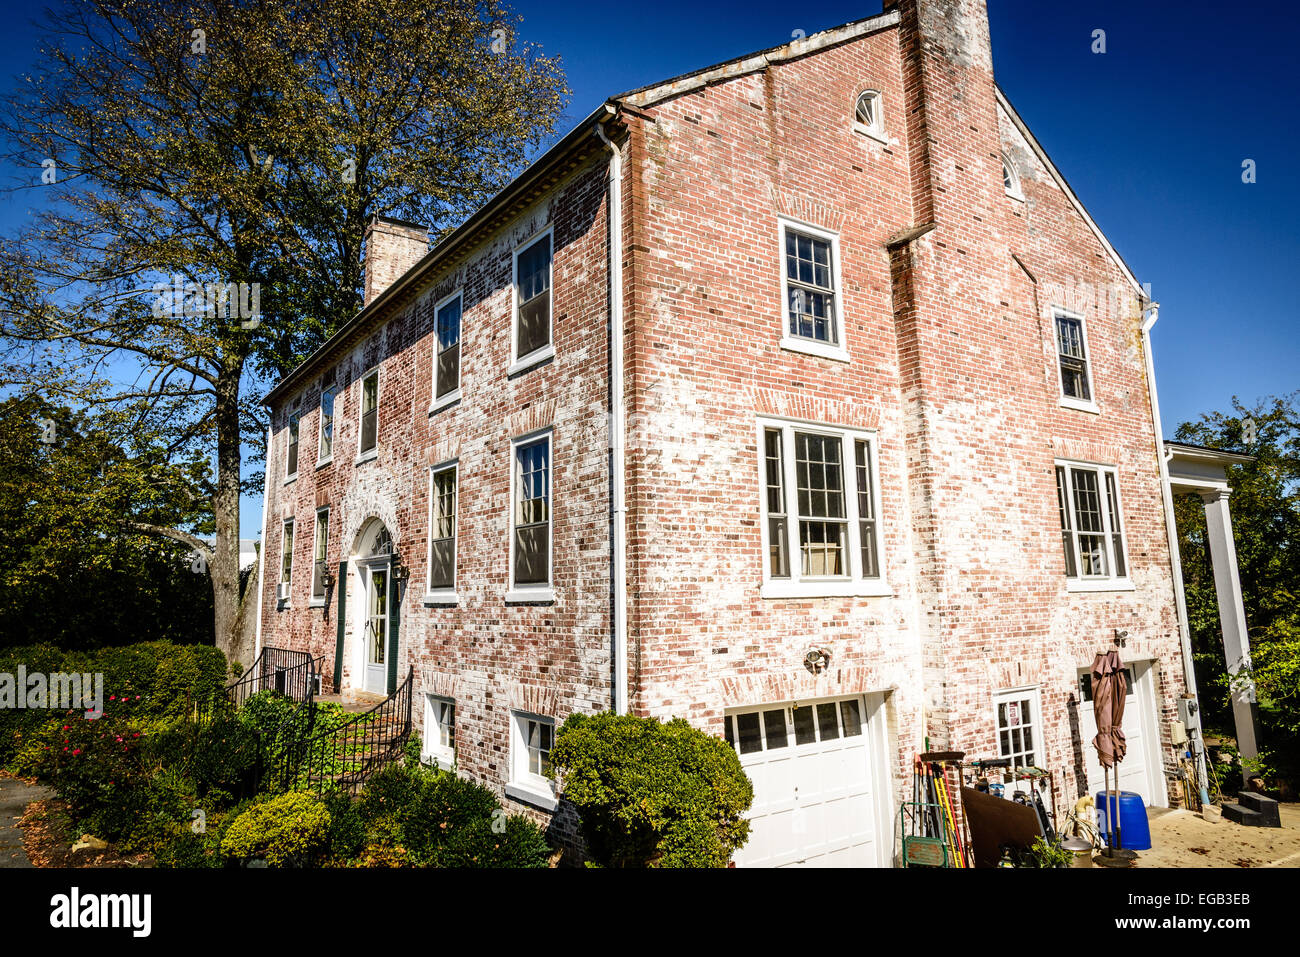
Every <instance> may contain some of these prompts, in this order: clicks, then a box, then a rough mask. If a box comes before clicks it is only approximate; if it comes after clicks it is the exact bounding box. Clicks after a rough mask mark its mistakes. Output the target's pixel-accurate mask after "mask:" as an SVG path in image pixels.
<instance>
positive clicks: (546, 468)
mask: <svg viewBox="0 0 1300 957" xmlns="http://www.w3.org/2000/svg"><path fill="white" fill-rule="evenodd" d="M511 498H512V507H511V523H510V524H511V528H510V587H511V591H510V593H509V595H507V598H509V599H511V600H517V601H549V600H551V598H552V597H553V593H552V591H551V434H550V433H549V432H548V433H546V434H544V435H541V436H537V437H532V438H526V439H519V440H516V441H515V443H514V461H513V463H512V475H511Z"/></svg>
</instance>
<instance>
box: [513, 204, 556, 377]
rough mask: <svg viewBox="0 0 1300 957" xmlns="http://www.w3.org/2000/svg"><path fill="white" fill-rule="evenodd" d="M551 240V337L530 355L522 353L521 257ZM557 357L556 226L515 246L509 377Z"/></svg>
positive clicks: (541, 231)
mask: <svg viewBox="0 0 1300 957" xmlns="http://www.w3.org/2000/svg"><path fill="white" fill-rule="evenodd" d="M546 238H549V239H550V243H551V262H550V265H549V266H548V269H549V270H550V273H549V276H548V277H547V280H546V281H547V289H546V292H547V295H548V296H549V297H550V310H551V314H550V319H549V320H548V322H549V326H550V335H549V336H548V337H547V342H546V345H544V346H541V347H540V348H538V349H534V350H533V351H532V352H530V353H528V355H526V356H521V355H520V354H519V255H520V253H524V252H527V251H528V250H529V249H531V248H532V247H533V246H534V245H535V244H537V243H539V242H541V241H542V240H543V239H546ZM554 355H555V227H554V226H547V227H546V228H545V229H542V230H539V231H538V232H536V233H533V235H532V236H530V237H529V238H528V239H526V240H525V241H524V242H522V243H520V244H519V245H518V246H516V247H515V251H514V253H513V254H512V255H511V257H510V366H509V367H508V368H507V369H506V375H507V376H512V375H515V374H516V373H519V372H523V371H524V370H525V369H531V368H532V367H533V366H535V365H537V364H538V363H541V362H545V361H546V360H547V359H550V358H552V357H553V356H554Z"/></svg>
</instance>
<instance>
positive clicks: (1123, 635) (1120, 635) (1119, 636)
mask: <svg viewBox="0 0 1300 957" xmlns="http://www.w3.org/2000/svg"><path fill="white" fill-rule="evenodd" d="M1115 644H1117V645H1119V646H1120V647H1121V648H1123V647H1124V646H1125V645H1126V644H1128V631H1127V630H1126V629H1125V630H1121V629H1119V628H1116V629H1115Z"/></svg>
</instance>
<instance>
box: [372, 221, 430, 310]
mask: <svg viewBox="0 0 1300 957" xmlns="http://www.w3.org/2000/svg"><path fill="white" fill-rule="evenodd" d="M428 251H429V230H428V229H427V228H425V227H424V226H417V225H415V224H414V223H407V222H403V221H402V220H400V219H392V218H391V217H388V216H376V217H375V218H374V219H372V220H371V221H370V225H369V226H367V227H366V253H365V290H364V298H363V299H362V303H361V304H362V306H363V307H364V306H368V305H370V304H371V303H372V302H374V301H375V300H376V299H378V298H379V297H380V295H381V294H382V293H383V291H384V290H385V289H387V288H388V287H389V286H391V285H392V284H393V283H395V282H397V280H399V279H401V278H402V276H403V275H404V274H405V273H406V272H407V270H409V269H410V268H411V267H412V266H414V265H415V264H416V263H418V262H419V261H420V260H421V259H423V258H424V256H425V254H426V253H427V252H428Z"/></svg>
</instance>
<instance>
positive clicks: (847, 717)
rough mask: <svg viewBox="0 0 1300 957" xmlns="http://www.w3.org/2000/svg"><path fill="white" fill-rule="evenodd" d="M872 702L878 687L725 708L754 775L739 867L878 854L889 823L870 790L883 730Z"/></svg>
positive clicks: (816, 863) (839, 863)
mask: <svg viewBox="0 0 1300 957" xmlns="http://www.w3.org/2000/svg"><path fill="white" fill-rule="evenodd" d="M873 704H874V705H875V707H878V706H879V700H878V699H876V697H875V696H872V697H871V698H863V697H861V696H857V697H852V698H842V699H836V700H828V701H814V702H810V703H806V702H802V701H801V702H798V703H797V704H795V703H791V704H776V705H764V706H762V707H757V708H749V709H741V710H737V711H734V712H731V713H729V714H728V715H727V718H726V726H727V741H728V742H730V743H731V744H732V746H733V747H735V748H736V750H737V752H738V753H739V754H740V763H741V765H742V766H743V767H744V769H745V773H747V774H748V775H749V778H750V780H751V781H753V782H754V804H753V807H752V808H751V809H750V813H749V820H750V836H749V841H748V843H747V844H746V845H745V846H744V847H743V848H742V849H741V850H740V851H738V852H737V854H736V864H737V865H738V866H741V867H787V866H807V867H874V866H878V865H880V864H882V863H884V862H883V860H882V859H881V858H882V853H883V852H882V849H881V844H882V843H885V844H887V843H888V840H887V838H888V834H889V832H888V830H887V829H886V828H882V824H881V818H882V817H883V813H882V809H881V807H880V806H879V805H878V803H877V801H876V800H875V799H874V798H875V797H876V795H874V794H873V789H872V783H873V777H874V776H875V773H877V772H875V768H877V767H882V766H883V765H882V764H880V763H879V762H878V758H879V756H880V754H881V752H882V751H883V746H881V745H882V744H883V731H882V730H881V728H880V724H881V722H880V721H879V720H878V719H873V718H872V716H871V714H869V712H868V709H869V707H871V706H872V705H873ZM878 737H879V738H880V742H879V743H878V741H877V738H878ZM881 793H882V794H883V793H885V789H883V788H882V791H881ZM882 832H883V833H884V835H885V837H886V840H885V841H883V842H882V841H881V839H880V834H881V833H882Z"/></svg>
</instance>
